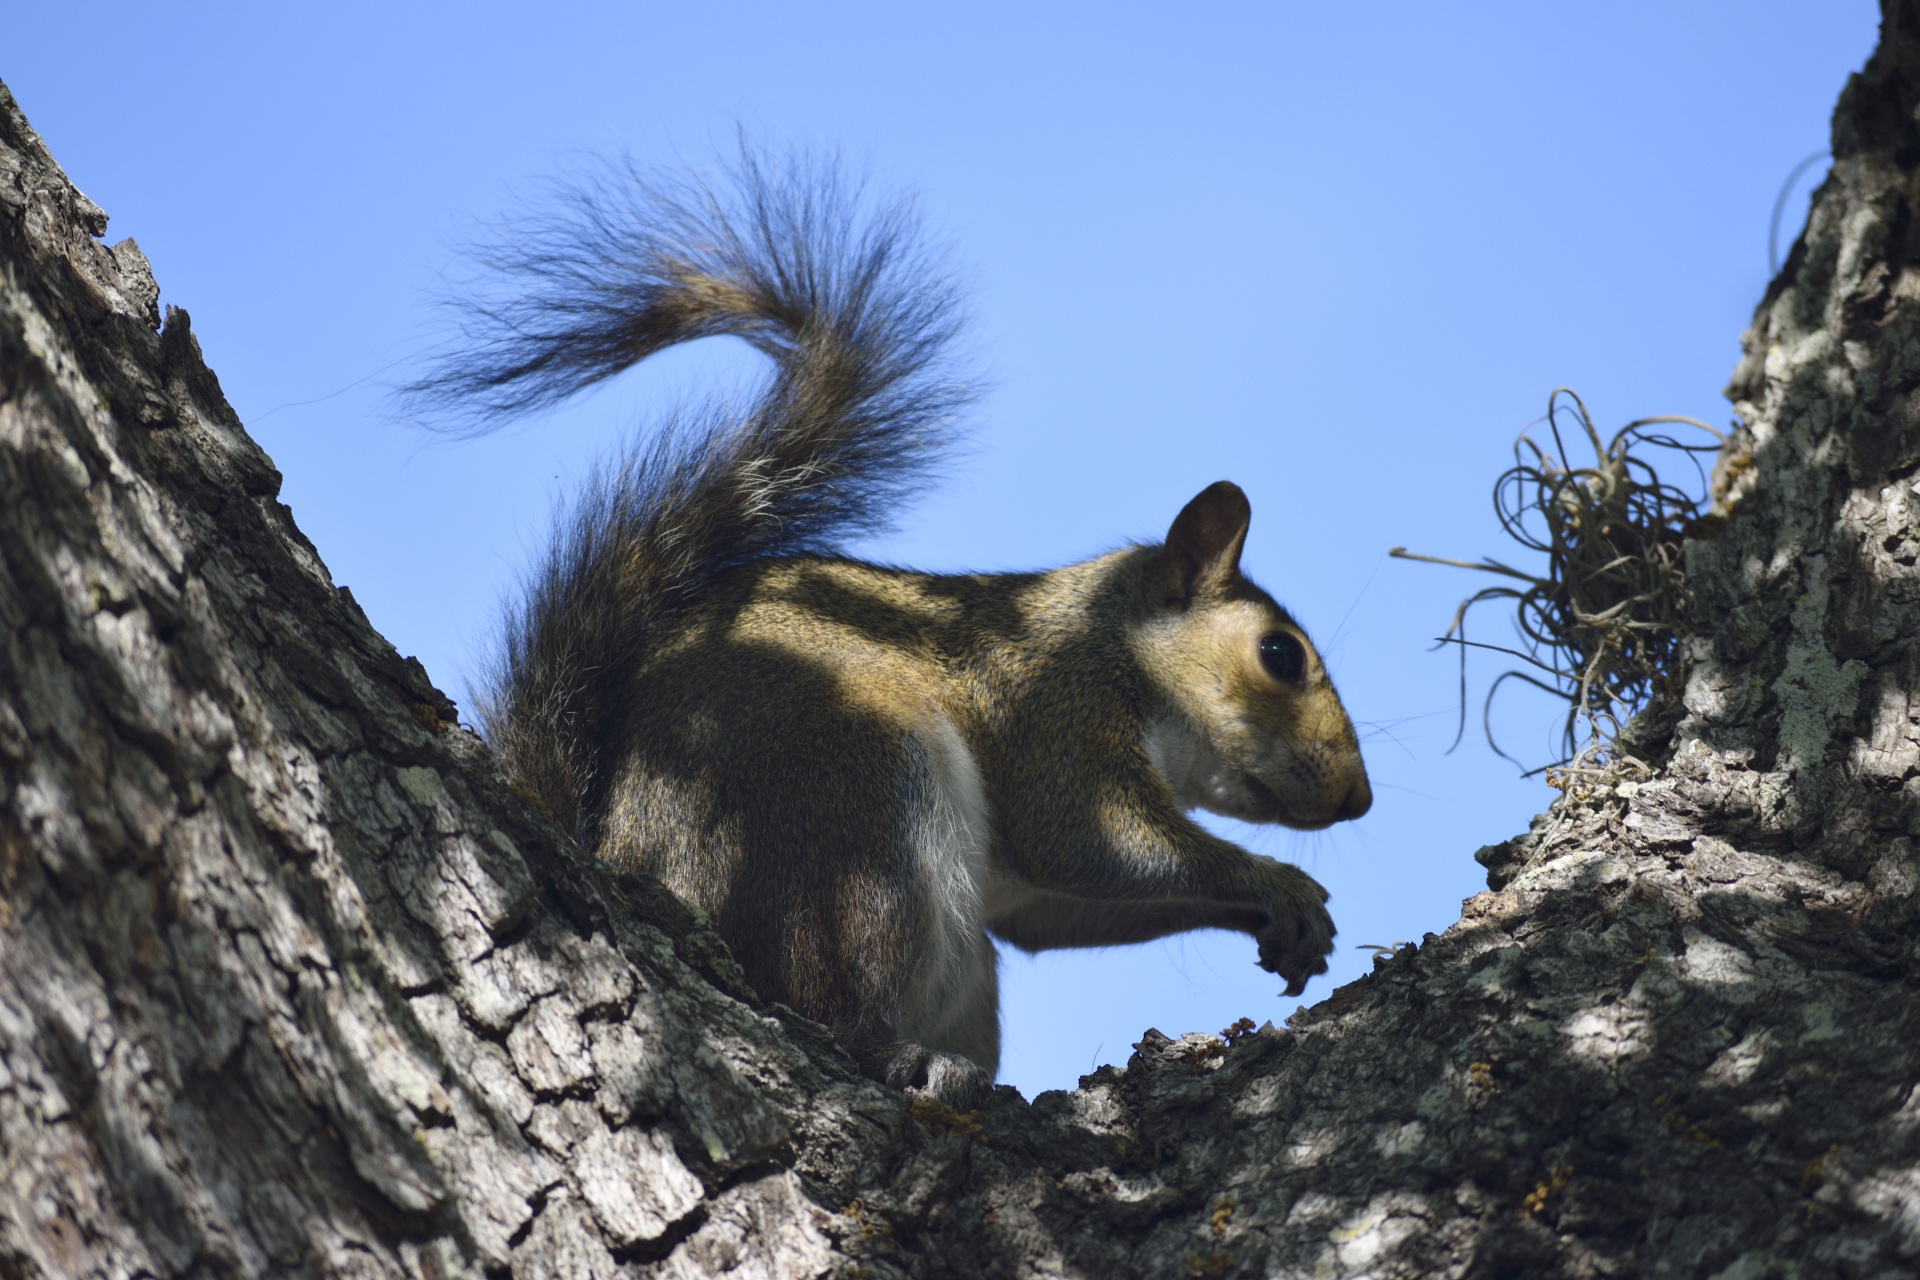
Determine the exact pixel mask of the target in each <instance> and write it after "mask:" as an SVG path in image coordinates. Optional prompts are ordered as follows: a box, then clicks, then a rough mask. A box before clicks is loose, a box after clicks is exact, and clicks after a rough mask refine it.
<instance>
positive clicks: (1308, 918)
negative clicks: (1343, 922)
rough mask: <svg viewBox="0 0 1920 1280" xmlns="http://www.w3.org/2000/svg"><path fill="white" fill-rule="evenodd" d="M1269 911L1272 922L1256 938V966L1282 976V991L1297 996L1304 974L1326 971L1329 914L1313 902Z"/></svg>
mask: <svg viewBox="0 0 1920 1280" xmlns="http://www.w3.org/2000/svg"><path fill="white" fill-rule="evenodd" d="M1314 887H1315V888H1319V886H1318V885H1315V886H1314ZM1322 892H1324V890H1323V891H1322ZM1272 914H1273V920H1272V923H1270V924H1269V925H1267V927H1266V928H1265V929H1262V930H1261V931H1260V934H1259V936H1258V938H1257V941H1258V942H1259V944H1260V967H1261V968H1262V969H1265V970H1267V971H1268V972H1269V973H1277V974H1279V975H1280V976H1281V977H1283V978H1285V979H1286V980H1287V992H1286V993H1287V994H1288V995H1290V996H1297V995H1299V994H1300V993H1301V992H1302V991H1305V990H1306V989H1307V979H1308V978H1311V977H1313V976H1314V975H1315V974H1321V973H1325V972H1326V971H1327V956H1328V955H1329V954H1330V953H1331V952H1332V951H1333V917H1332V916H1330V915H1328V914H1327V909H1326V908H1325V907H1323V906H1321V905H1320V904H1319V903H1317V902H1312V903H1308V902H1295V903H1291V904H1289V905H1288V907H1287V908H1285V909H1283V910H1277V911H1274V912H1273V913H1272Z"/></svg>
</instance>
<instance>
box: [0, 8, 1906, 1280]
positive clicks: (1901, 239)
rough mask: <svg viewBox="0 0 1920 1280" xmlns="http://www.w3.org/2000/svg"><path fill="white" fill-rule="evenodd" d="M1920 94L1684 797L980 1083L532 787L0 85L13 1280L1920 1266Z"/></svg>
mask: <svg viewBox="0 0 1920 1280" xmlns="http://www.w3.org/2000/svg"><path fill="white" fill-rule="evenodd" d="M1917 108H1920V0H1888V4H1887V7H1886V17H1885V21H1884V23H1883V31H1882V42H1881V47H1880V49H1879V51H1878V52H1877V53H1876V54H1875V55H1874V58H1873V60H1872V61H1871V62H1870V64H1869V65H1868V67H1867V68H1866V69H1865V70H1864V71H1863V72H1862V73H1861V74H1859V75H1858V76H1856V77H1854V79H1853V80H1852V81H1851V82H1850V83H1849V85H1848V86H1847V89H1846V91H1845V93H1844V95H1843V97H1842V99H1841V102H1840V105H1839V108H1838V111H1837V113H1836V117H1835V122H1834V136H1833V152H1834V157H1835V163H1834V170H1833V175H1832V177H1831V178H1830V179H1829V180H1828V181H1827V183H1826V185H1825V186H1824V187H1823V188H1822V189H1821V191H1820V193H1819V195H1818V197H1817V199H1816V201H1815V205H1814V210H1813V213H1812V217H1811V221H1810V223H1809V225H1808V229H1807V232H1806V234H1805V236H1804V238H1803V239H1802V241H1801V242H1800V244H1799V245H1798V246H1797V247H1796V248H1795V249H1794V251H1793V253H1792V255H1791V257H1790V259H1789V261H1788V263H1787V265H1786V267H1785V269H1784V270H1783V272H1782V273H1781V275H1780V278H1779V279H1778V280H1776V281H1775V282H1774V284H1773V286H1772V287H1771V289H1770V290H1769V292H1768V295H1767V297H1766V299H1765V301H1764V302H1763V304H1762V306H1761V308H1760V310H1759V312H1758V314H1757V315H1756V317H1755V320H1754V324H1753V328H1752V329H1751V331H1750V332H1749V333H1748V334H1747V335H1746V339H1745V353H1746V354H1745V357H1744V358H1743V360H1742V361H1741V363H1740V365H1739V367H1738V369H1737V370H1736V372H1735V375H1734V379H1733V384H1732V386H1731V388H1730V394H1731V395H1732V397H1733V399H1734V401H1735V403H1736V407H1737V410H1738V413H1739V416H1740V418H1741V420H1742V422H1743V423H1744V426H1743V427H1742V429H1741V430H1740V432H1739V433H1738V434H1737V436H1736V438H1735V440H1734V441H1733V443H1732V444H1731V445H1730V446H1729V449H1728V451H1727V453H1726V455H1725V456H1724V457H1723V459H1722V465H1721V467H1720V469H1719V472H1718V477H1717V483H1718V485H1719V490H1720V497H1721V499H1722V507H1723V509H1724V510H1725V511H1726V512H1727V513H1728V518H1727V519H1726V520H1725V522H1724V524H1723V525H1722V526H1721V527H1720V529H1719V531H1718V532H1716V533H1714V534H1712V535H1711V536H1703V537H1701V538H1699V539H1697V540H1696V541H1694V542H1693V543H1692V544H1690V546H1689V548H1688V559H1687V565H1688V573H1689V582H1690V586H1691V590H1692V593H1693V601H1692V606H1691V609H1692V631H1691V635H1690V637H1689V639H1688V642H1687V646H1686V654H1687V656H1686V659H1685V669H1684V670H1683V671H1681V672H1679V673H1677V678H1676V681H1675V682H1674V686H1673V689H1674V691H1673V693H1672V695H1671V696H1670V697H1669V698H1668V700H1667V701H1666V702H1664V703H1663V704H1661V705H1659V706H1656V707H1655V708H1653V709H1652V710H1650V711H1649V712H1648V713H1647V714H1645V715H1643V716H1642V717H1641V719H1640V720H1639V721H1638V722H1637V723H1636V725H1635V726H1634V728H1633V733H1634V735H1635V739H1634V741H1635V744H1636V750H1637V751H1638V753H1639V754H1641V755H1642V756H1644V757H1645V758H1647V759H1649V760H1651V761H1652V762H1653V763H1654V764H1655V766H1656V767H1655V770H1654V773H1653V776H1652V777H1651V778H1642V777H1634V778H1616V779H1612V780H1596V781H1592V782H1591V783H1590V784H1583V785H1580V786H1576V787H1573V788H1570V789H1569V790H1568V792H1567V793H1566V794H1565V795H1564V797H1563V799H1562V800H1560V801H1559V802H1557V803H1556V804H1555V805H1554V806H1553V808H1552V809H1551V810H1550V811H1549V812H1548V813H1546V814H1544V815H1543V816H1542V817H1541V818H1539V819H1538V820H1536V822H1535V823H1534V825H1533V828H1532V830H1531V831H1529V832H1528V833H1527V834H1526V835H1524V836H1521V837H1519V838H1517V839H1515V840H1512V841H1508V842H1505V843H1503V844H1501V845H1498V846H1494V847H1491V848H1489V849H1486V850H1483V851H1481V855H1480V856H1481V858H1482V860H1483V861H1484V862H1486V863H1487V864H1488V866H1489V871H1490V877H1489V880H1490V883H1491V884H1492V885H1493V886H1494V888H1493V889H1491V890H1490V891H1489V892H1487V893H1483V894H1481V895H1479V896H1478V897H1475V898H1472V899H1470V900H1468V902H1467V903H1466V905H1465V909H1464V911H1463V913H1462V916H1461V919H1460V921H1459V922H1458V923H1457V924H1455V925H1454V926H1453V927H1452V928H1450V929H1448V930H1447V931H1446V932H1445V933H1443V934H1440V935H1438V936H1433V935H1429V936H1428V938H1427V939H1426V940H1425V941H1424V942H1423V943H1422V944H1421V945H1420V946H1419V947H1417V948H1411V949H1404V950H1402V951H1400V952H1399V953H1397V954H1395V955H1392V956H1388V957H1383V958H1382V959H1381V961H1380V962H1379V963H1378V965H1377V966H1376V968H1375V970H1374V972H1373V973H1372V974H1371V975H1370V976H1369V977H1366V978H1363V979H1361V980H1360V981H1359V982H1356V983H1353V984H1351V985H1349V986H1347V987H1345V988H1342V989H1340V990H1338V991H1336V992H1334V993H1333V994H1332V995H1331V996H1330V997H1329V998H1328V999H1327V1000H1325V1001H1324V1002H1322V1003H1321V1004H1320V1005H1318V1006H1316V1007H1314V1008H1312V1009H1310V1010H1307V1011H1305V1012H1303V1013H1301V1014H1299V1015H1296V1016H1295V1017H1294V1018H1293V1019H1292V1020H1291V1023H1290V1025H1289V1026H1287V1027H1285V1028H1279V1029H1276V1028H1273V1027H1263V1028H1260V1029H1259V1030H1256V1031H1247V1032H1242V1033H1237V1034H1235V1035H1233V1036H1232V1037H1231V1043H1227V1042H1226V1041H1225V1040H1221V1039H1216V1038H1214V1037H1211V1036H1204V1035H1188V1036H1183V1037H1182V1038H1181V1039H1179V1040H1169V1039H1167V1038H1166V1037H1164V1036H1162V1035H1159V1034H1158V1033H1155V1032H1148V1033H1146V1035H1145V1036H1144V1038H1143V1039H1142V1041H1141V1043H1140V1044H1139V1046H1138V1052H1137V1053H1136V1054H1135V1055H1134V1057H1133V1058H1132V1059H1131V1061H1130V1062H1129V1063H1128V1065H1127V1067H1126V1068H1125V1069H1124V1070H1118V1069H1114V1068H1103V1069H1102V1070H1100V1071H1099V1072H1097V1073H1096V1074H1094V1075H1092V1076H1089V1077H1086V1078H1085V1079H1084V1080H1083V1081H1082V1082H1081V1086H1080V1088H1079V1089H1077V1090H1075V1091H1073V1092H1071V1093H1065V1092H1060V1093H1047V1094H1043V1095H1041V1096H1040V1097H1039V1098H1037V1099H1035V1100H1034V1101H1033V1102H1032V1103H1031V1104H1029V1103H1027V1102H1026V1101H1024V1100H1022V1099H1021V1098H1019V1096H1018V1095H1017V1094H1015V1093H1014V1092H1013V1091H1012V1090H1008V1089H1001V1090H999V1091H998V1092H997V1093H996V1095H995V1097H994V1098H993V1100H992V1102H991V1103H990V1104H989V1105H988V1106H987V1108H986V1109H985V1110H984V1111H983V1112H982V1113H979V1114H978V1115H968V1116H956V1115H955V1114H953V1113H952V1112H948V1111H945V1110H943V1109H942V1108H939V1107H937V1106H932V1105H927V1104H918V1105H914V1104H910V1103H909V1101H908V1099H907V1098H906V1097H904V1096H903V1095H901V1094H898V1093H895V1092H891V1091H889V1090H886V1089H884V1088H882V1087H880V1086H878V1085H875V1084H872V1083H870V1082H868V1081H866V1080H863V1079H862V1078H860V1077H859V1076H858V1075H857V1073H856V1072H855V1071H854V1070H853V1069H852V1066H851V1064H850V1063H849V1061H848V1060H847V1058H846V1056H845V1055H844V1054H843V1053H841V1052H840V1050H839V1049H838V1048H837V1047H836V1046H835V1045H834V1044H833V1042H832V1041H831V1039H830V1038H829V1037H828V1036H827V1035H826V1034H825V1032H823V1031H822V1030H821V1029H820V1028H818V1027H815V1026H813V1025H812V1024H810V1023H808V1022H806V1021H805V1020H803V1019H800V1018H798V1017H796V1016H795V1015H793V1014H791V1013H790V1012H788V1011H786V1010H784V1009H782V1008H780V1007H778V1006H771V1005H768V1004H765V1003H764V1002H762V1001H760V1000H759V999H758V998H757V997H756V996H755V995H754V994H753V993H752V992H751V991H750V990H748V989H747V988H746V986H745V984H744V982H743V981H742V980H741V978H740V976H739V974H738V971H737V969H735V967H734V966H733V965H732V962H731V961H730V960H729V959H728V958H727V955H726V952H725V949H724V948H723V947H722V946H721V945H720V944H719V943H718V941H717V940H716V939H715V938H714V936H713V935H712V933H711V932H709V931H708V930H707V929H706V928H705V927H704V926H703V925H702V923H701V921H700V920H699V919H698V918H697V917H696V916H695V915H694V914H693V913H692V912H691V911H690V910H689V909H687V908H686V907H685V906H683V905H682V904H680V903H679V902H677V901H676V900H675V899H673V898H672V897H671V896H670V895H667V894H665V893H664V892H662V891H661V890H659V889H658V888H657V887H654V886H652V885H650V884H648V883H646V882H644V881H639V880H632V879H626V880H621V879H616V878H614V877H612V876H610V875H609V874H608V873H606V872H605V871H604V870H602V869H600V868H597V867H595V866H593V865H591V863H590V862H589V861H587V860H586V859H584V858H583V857H582V855H581V854H580V853H579V852H578V851H577V850H575V849H574V848H573V847H572V846H571V845H569V844H568V843H567V842H566V841H565V840H564V839H562V838H561V837H560V836H559V834H558V833H557V832H556V831H554V830H553V829H552V828H551V827H549V826H547V825H545V824H544V823H543V821H542V820H541V819H540V818H538V817H537V816H536V815H534V814H532V813H531V812H530V811H529V810H528V809H527V807H526V806H525V805H523V804H522V803H520V802H519V801H518V800H517V799H516V798H515V797H513V796H512V795H510V794H508V793H507V792H506V791H505V790H504V789H503V788H502V787H501V786H500V784H499V783H498V782H497V781H496V780H495V778H494V774H493V771H492V767H491V763H490V759H489V756H488V754H487V752H486V749H485V748H484V747H483V746H482V745H481V744H480V743H479V742H478V741H477V740H475V739H474V738H473V737H471V736H470V735H469V734H467V733H466V732H465V731H463V730H462V729H460V728H459V727H457V726H456V725H455V724H454V723H453V707H452V705H451V704H450V703H449V702H447V700H446V699H445V698H444V697H443V696H442V695H441V694H440V693H438V692H437V691H436V690H435V689H434V688H433V687H432V685H431V684H430V683H429V682H428V680H427V677H426V674H425V672H423V671H422V670H421V669H420V667H419V666H418V664H416V663H413V662H412V661H410V660H404V659H402V658H400V657H399V656H398V655H397V654H396V653H395V652H394V650H393V649H392V647H391V646H390V645H388V644H386V643H385V642H384V641H383V640H381V639H380V637H379V636H378V635H377V634H376V633H375V632H374V631H373V629H372V627H371V626H370V625H369V623H368V622H367V620H366V618H365V617H364V616H363V615H362V613H361V611H360V610H359V608H358V607H357V606H356V605H355V604H354V602H353V600H352V598H351V597H350V596H349V595H348V594H347V593H346V592H345V591H344V590H340V589H337V588H335V587H334V586H333V585H332V583H331V581H330V580H329V578H328V575H327V572H326V570H325V568H324V567H323V566H322V565H321V563H320V561H319V558H318V557H317V556H316V555H315V553H314V550H313V548H312V547H311V546H310V545H309V544H308V543H307V542H306V540H305V539H304V538H302V537H301V535H300V533H299V532H298V530H296V529H295V528H294V527H293V524H292V522H291V521H290V519H289V518H288V513H287V511H286V509H285V508H284V507H282V506H281V505H279V504H278V503H277V502H276V501H275V497H274V495H275V492H276V490H277V486H278V481H279V476H278V474H277V473H276V472H275V471H274V469H273V467H272V465H271V463H270V462H269V461H268V460H267V458H266V457H265V456H264V455H263V454H262V453H261V451H260V450H259V449H258V448H257V447H256V446H255V445H254V444H253V443H252V441H251V440H249V439H248V437H247V436H246V434H245V433H244V431H243V430H242V428H241V425H240V423H239V421H238V420H237V419H236V417H235V416H234V414H233V412H232V410H231V409H230V408H229V407H228V406H227V405H226V403H225V401H224V400H223V399H222V397H221V394H220V390H219V386H218V383H217V382H216V380H215V379H214V376H213V375H212V373H210V372H209V371H208V370H207V368H206V366H205V365H204V364H203V363H202V361H201V358H200V353H199V350H198V346H197V344H196V343H195V341H194V339H193V337H192V335H191V332H190V331H189V327H188V321H187V317H186V315H185V313H184V312H181V311H179V310H177V309H170V310H169V312H168V314H167V317H166V320H165V323H164V326H162V325H161V323H160V317H159V315H158V311H157V298H158V290H157V288H156V286H155V284H154V282H153V279H152V277H151V275H150V274H149V273H148V270H147V266H146V263H145V260H144V259H143V258H142V256H141V254H140V251H139V250H138V248H136V247H135V246H134V244H133V242H132V241H130V240H129V241H122V242H121V243H119V244H117V245H114V246H111V247H108V246H106V245H104V244H103V243H102V242H101V240H100V239H99V237H100V236H101V235H102V234H103V233H104V231H105V229H106V218H105V215H104V214H102V213H101V211H100V210H99V209H97V208H96V207H94V206H93V205H92V204H91V203H90V202H89V201H87V199H86V198H85V197H84V196H82V195H81V194H80V193H79V192H77V191H76V190H74V188H73V187H72V186H71V185H70V184H69V183H68V182H67V180H66V178H65V176H64V175H63V174H62V173H61V172H60V171H59V169H58V168H57V167H56V166H55V165H54V163H53V161H52V160H51V159H50V158H49V157H48V155H47V154H46V152H45V150H44V148H43V147H42V145H41V143H40V141H39V139H38V138H36V137H35V136H34V134H33V133H32V132H31V130H29V129H28V127H27V125H26V124H25V122H24V120H23V119H22V117H21V116H20V114H19V112H18V110H17V109H16V108H15V106H14V104H13V101H12V99H11V98H10V97H7V96H5V94H4V90H0V261H3V262H4V273H3V275H0V779H4V783H5V804H4V807H0V1277H16V1276H17V1277H27V1276H88V1277H92V1276H102V1277H107V1276H147V1275H152V1276H168V1277H172V1276H188V1275H195V1276H198V1275H206V1276H227V1275H234V1276H254V1275H302V1276H304V1275H316V1276H318V1275H353V1276H401V1275H421V1276H435V1277H439V1276H453V1275H469V1276H477V1275H482V1274H485V1275H496V1276H499V1275H513V1276H517V1277H556V1278H559V1277H565V1278H568V1280H572V1278H575V1277H578V1278H581V1280H585V1278H586V1277H614V1276H634V1277H641V1276H701V1275H737V1276H742V1277H746V1276H766V1277H788V1276H796V1277H800V1276H805V1277H811V1276H824V1275H844V1276H873V1277H888V1276H976V1275H977V1276H996V1277H1002V1276H1004V1277H1043V1276H1088V1277H1108V1276H1112V1277H1127V1276H1143V1277H1144V1276H1154V1277H1158V1276H1183V1275H1192V1276H1222V1277H1228V1276H1286V1277H1294V1276H1299V1277H1305V1276H1329V1277H1359V1276H1374V1277H1413V1276H1472V1277H1496V1276H1702V1277H1705V1276H1714V1277H1720V1278H1721V1280H1761V1278H1762V1277H1789V1276H1791V1277H1826V1276H1861V1277H1867V1276H1875V1277H1894V1276H1915V1275H1920V1000H1917V999H1916V983H1917V982H1920V852H1917V850H1916V842H1920V574H1917V573H1916V567H1915V566H1916V562H1920V483H1917V482H1920V474H1917V473H1920V126H1916V123H1915V120H1916V109H1917ZM1910 253H1911V254H1912V256H1911V257H1910V256H1909V255H1910ZM1682 690H1684V692H1681V691H1682ZM1463 856H1464V854H1463Z"/></svg>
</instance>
